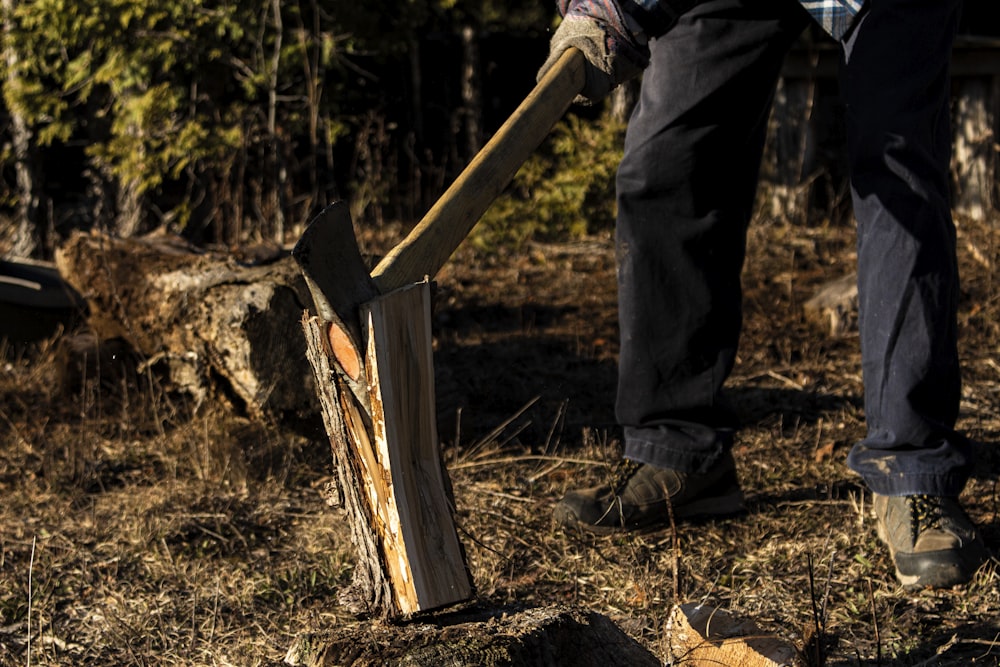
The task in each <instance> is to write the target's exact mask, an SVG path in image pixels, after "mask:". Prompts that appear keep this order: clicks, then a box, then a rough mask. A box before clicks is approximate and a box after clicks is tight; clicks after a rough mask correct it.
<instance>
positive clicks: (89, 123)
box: [0, 0, 993, 258]
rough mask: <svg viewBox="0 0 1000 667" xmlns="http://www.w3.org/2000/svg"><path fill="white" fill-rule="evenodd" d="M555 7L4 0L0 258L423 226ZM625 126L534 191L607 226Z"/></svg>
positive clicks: (497, 110) (484, 133)
mask: <svg viewBox="0 0 1000 667" xmlns="http://www.w3.org/2000/svg"><path fill="white" fill-rule="evenodd" d="M991 1H992V0H967V15H968V18H967V19H966V21H965V22H966V24H967V26H974V27H975V30H977V31H981V28H983V27H987V28H989V26H992V25H993V22H991V21H983V20H981V17H980V18H978V19H977V16H979V15H978V14H977V13H976V12H980V13H982V12H983V11H985V12H987V14H988V13H989V12H991V11H992V8H991V7H990V6H989V3H990V2H991ZM554 4H555V3H554V2H551V1H550V0H543V1H541V2H539V1H537V0H536V1H527V0H512V1H510V2H503V3H501V2H496V1H495V0H404V1H400V0H373V2H366V3H359V2H349V1H348V0H296V1H295V2H280V1H279V0H251V1H248V2H241V3H234V2H224V1H220V0H171V1H170V2H167V1H166V0H76V1H70V0H0V11H2V13H3V29H2V33H0V38H2V49H3V58H0V69H2V74H3V75H2V77H0V86H2V93H3V95H2V100H0V256H3V255H9V256H25V257H27V256H32V257H37V258H48V257H50V256H51V253H52V250H53V248H54V246H55V245H56V244H57V243H58V241H59V239H60V238H62V237H64V236H65V234H66V233H68V231H70V230H72V229H87V228H92V227H99V228H101V229H104V230H108V231H111V232H114V233H116V234H119V235H122V236H131V235H134V234H140V233H145V232H148V231H151V230H153V229H158V228H163V229H166V230H167V231H170V232H175V233H180V234H183V235H184V236H185V237H187V238H189V239H190V240H192V241H194V242H196V243H212V244H221V245H228V246H235V245H239V244H244V243H254V242H261V241H269V242H277V243H287V242H289V241H291V240H294V238H295V236H296V235H297V232H298V230H300V229H301V227H302V225H303V224H304V223H305V222H306V221H308V219H310V218H311V217H312V216H313V215H314V214H315V213H316V212H317V211H318V210H319V209H320V208H321V207H322V206H324V205H325V204H326V203H328V202H329V201H331V200H332V199H336V198H343V199H347V200H349V201H350V202H351V206H352V213H353V215H354V217H355V220H356V221H357V222H359V223H375V224H378V223H381V222H382V221H385V220H393V221H401V222H403V223H407V222H412V221H414V220H416V219H419V217H420V216H421V215H422V213H423V212H424V211H425V210H426V209H427V208H428V207H429V206H430V205H431V204H432V203H433V202H434V200H435V199H436V198H437V197H438V196H439V195H440V193H441V192H442V191H443V189H444V187H445V186H446V185H447V184H448V183H449V182H450V181H451V179H452V178H453V177H454V176H455V175H457V173H458V172H459V171H460V169H461V168H462V167H463V166H464V165H465V163H466V162H467V161H468V160H469V159H470V158H471V156H473V155H474V154H475V152H476V151H477V150H478V149H479V147H480V146H481V144H482V143H483V142H484V139H485V138H487V137H488V136H489V135H490V134H491V133H492V132H493V130H495V129H496V127H498V126H499V124H500V123H501V122H502V121H503V120H504V119H505V118H506V117H507V116H508V115H509V113H510V112H511V111H512V110H513V109H514V107H515V106H516V105H517V104H518V103H519V102H520V101H521V99H523V97H524V95H525V94H526V93H527V92H528V91H529V90H530V89H531V87H532V86H533V85H534V79H535V72H536V70H537V68H538V66H539V64H540V63H541V62H542V60H543V59H544V57H545V53H546V50H547V46H548V30H549V28H551V26H552V25H553V21H554V19H555V16H556V12H555V7H554ZM610 106H611V105H609V107H610ZM625 112H627V109H626V110H625V111H622V109H617V110H611V111H609V112H608V113H605V112H604V110H603V109H591V110H589V111H586V110H583V111H578V112H577V117H578V118H582V119H583V120H584V121H586V122H589V121H598V127H599V128H606V132H607V133H608V134H607V135H606V136H595V135H594V134H593V132H594V130H593V129H592V128H590V127H584V126H580V125H577V126H572V125H568V126H567V128H564V131H563V132H562V134H559V133H557V135H556V138H555V139H554V142H553V146H552V147H550V149H549V150H550V161H549V163H548V164H536V165H533V166H532V167H531V168H529V169H528V170H526V171H525V174H524V175H523V176H522V177H521V180H520V182H519V184H517V185H516V187H519V188H520V192H521V194H522V195H524V196H531V193H529V192H528V190H532V189H541V190H546V191H545V192H543V193H542V196H543V198H544V199H545V201H548V202H553V204H552V205H553V206H555V205H557V204H558V202H565V201H567V199H566V197H565V196H564V194H566V193H569V195H571V196H570V199H572V200H573V201H572V202H571V203H569V204H567V206H569V207H570V208H568V209H567V211H566V212H564V213H566V214H568V215H575V211H593V210H597V211H598V215H600V216H602V217H604V218H609V217H611V213H610V209H609V207H611V208H613V202H608V201H607V197H608V196H609V193H610V192H611V190H610V189H609V188H610V185H611V184H610V182H609V180H608V179H609V178H610V174H612V173H613V168H614V162H615V160H616V157H615V155H614V154H611V155H610V156H608V157H607V158H605V155H606V154H605V151H606V150H607V149H608V147H609V146H612V147H613V145H614V141H612V142H611V143H610V144H609V137H610V138H611V139H615V138H617V137H619V136H620V132H621V115H622V114H623V113H625ZM616 116H617V117H616ZM569 122H572V123H576V122H578V121H577V120H571V121H569ZM567 131H571V132H573V133H575V135H574V136H582V137H584V138H585V139H586V140H587V141H586V142H584V143H585V144H586V145H584V146H582V147H581V149H580V150H579V151H577V150H576V149H575V148H574V147H573V146H571V145H569V144H568V143H567V135H566V132H567ZM601 131H603V130H601ZM588 147H589V148H588ZM595 151H597V152H596V153H595ZM595 156H596V159H597V162H595ZM553 160H559V161H560V164H561V165H563V168H564V169H569V170H574V169H575V170H576V173H577V174H578V175H579V178H574V177H573V174H572V173H568V174H563V178H561V180H560V179H555V178H554V177H552V173H553V172H552V169H551V165H552V161H553ZM574 160H575V161H576V163H575V164H574V163H573V161H574ZM591 167H597V168H596V169H593V168H591ZM581 181H582V182H585V183H589V184H591V185H592V186H593V189H592V190H589V189H584V190H580V189H579V188H576V190H578V191H577V192H575V194H574V193H573V192H571V191H572V190H573V188H574V187H575V186H574V185H573V183H574V182H576V183H579V182H581ZM588 187H589V186H588ZM557 190H558V191H557ZM595 207H596V209H595ZM570 209H572V210H570ZM606 209H607V210H606ZM507 210H509V208H508V209H507ZM515 215H516V213H515ZM554 219H555V220H556V221H557V222H556V223H555V228H556V229H579V225H578V224H575V223H574V222H573V221H572V220H569V219H567V218H566V215H559V214H556V215H554ZM543 222H544V220H543Z"/></svg>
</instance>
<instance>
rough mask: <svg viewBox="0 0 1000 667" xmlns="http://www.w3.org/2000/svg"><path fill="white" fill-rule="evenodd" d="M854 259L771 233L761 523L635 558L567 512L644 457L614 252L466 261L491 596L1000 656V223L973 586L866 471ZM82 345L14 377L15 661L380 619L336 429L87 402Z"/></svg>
mask: <svg viewBox="0 0 1000 667" xmlns="http://www.w3.org/2000/svg"><path fill="white" fill-rule="evenodd" d="M378 243H379V242H378V241H377V240H373V241H372V245H373V247H376V249H377V246H378ZM853 248H854V239H853V230H852V229H851V228H850V227H849V226H839V225H831V224H825V225H814V226H791V225H788V224H785V223H780V222H774V221H769V220H764V219H762V220H758V221H757V222H756V223H755V224H754V226H753V227H752V232H751V237H750V245H749V251H748V253H749V257H748V262H747V265H746V270H745V283H744V285H745V289H746V294H745V296H746V298H745V304H746V308H745V336H744V338H743V340H742V344H741V352H740V356H739V359H738V362H737V366H736V369H735V372H734V374H733V377H732V380H731V382H730V393H731V397H732V399H733V401H734V402H735V404H736V406H737V408H738V410H739V412H740V414H741V416H742V418H743V421H744V424H745V428H744V429H743V431H741V433H740V435H739V437H738V441H737V444H736V449H735V455H736V458H737V464H738V466H739V470H740V476H741V480H742V483H743V485H744V488H745V490H746V492H747V495H748V506H749V507H748V509H749V511H748V513H747V514H746V515H745V516H741V517H737V518H734V519H729V520H725V521H716V522H709V523H701V524H696V525H683V524H682V525H678V526H677V528H676V532H674V531H662V532H654V533H645V534H641V535H629V536H618V537H607V538H591V537H583V536H581V535H579V534H572V533H569V532H565V531H563V530H561V529H559V528H557V527H556V526H555V525H553V523H552V521H551V518H550V508H551V505H552V503H553V502H554V501H555V500H557V499H558V498H559V497H560V495H561V494H562V493H563V492H564V491H565V490H567V489H568V488H572V487H576V486H580V485H585V484H590V483H593V482H595V481H598V480H601V479H602V478H604V477H605V476H606V475H607V474H608V473H609V471H610V470H611V467H612V466H613V465H614V463H615V461H616V460H617V458H618V452H619V447H620V441H619V432H618V430H617V428H616V426H615V425H614V417H613V412H612V403H613V397H614V390H615V362H616V355H617V333H616V313H615V281H614V260H613V252H612V244H611V239H610V236H609V235H608V236H605V237H595V238H590V239H587V240H584V241H578V242H573V243H567V244H551V245H545V244H528V245H527V246H525V247H524V248H520V249H518V250H517V251H516V252H515V251H513V250H509V249H508V250H497V251H495V252H492V253H481V252H476V251H474V250H472V249H471V248H469V247H463V248H461V249H460V250H459V252H458V253H457V254H456V256H455V257H454V258H453V259H452V261H451V262H449V264H448V265H447V266H446V267H445V268H444V270H443V271H442V272H441V273H440V274H439V276H438V293H437V296H436V306H435V313H434V332H435V371H436V374H437V406H438V417H439V420H438V422H439V432H440V437H441V440H442V443H443V451H444V457H445V460H446V463H447V466H448V469H449V472H450V475H451V479H452V484H453V486H454V490H455V496H456V498H455V500H456V507H457V522H458V525H459V530H460V536H461V539H462V541H463V544H464V546H465V549H466V551H467V555H468V560H469V566H470V569H471V572H472V576H473V580H474V582H475V585H476V587H477V590H478V601H479V603H480V604H481V605H486V606H491V605H492V606H496V607H498V608H502V607H519V608H526V607H545V606H548V605H571V606H579V607H583V608H586V609H590V610H593V611H597V612H600V613H602V614H605V615H607V616H608V617H610V618H611V619H612V620H614V621H615V622H616V623H617V624H618V625H619V626H620V627H621V628H622V629H624V630H625V631H626V632H627V633H628V634H629V635H631V636H632V637H633V638H635V639H637V640H638V641H640V642H641V643H642V644H643V645H645V646H646V647H647V648H649V649H650V650H651V651H652V652H653V653H654V654H656V655H657V656H660V657H661V658H664V659H665V656H666V647H665V642H666V633H665V622H666V617H667V614H668V613H669V611H670V609H671V607H672V605H673V604H675V603H676V602H687V601H696V602H698V601H703V602H706V603H709V604H713V605H716V606H719V607H723V608H725V609H728V610H730V611H732V612H733V613H736V614H738V615H740V616H744V617H748V618H752V619H754V620H755V621H756V622H757V623H758V624H759V625H761V626H762V627H763V628H764V629H766V630H768V631H771V632H775V633H779V634H781V635H783V636H785V637H787V638H788V639H789V640H791V641H793V642H794V643H796V644H797V645H798V646H800V647H804V646H805V644H806V642H807V641H808V638H810V637H816V636H818V637H819V638H820V640H819V642H818V645H819V646H820V647H821V649H822V651H821V654H822V658H821V662H822V663H823V664H827V665H887V666H888V665H910V666H917V665H968V664H983V665H998V664H1000V623H998V620H997V619H998V618H1000V574H998V572H997V566H998V561H997V560H996V554H997V553H998V548H1000V518H998V512H1000V497H998V488H997V479H998V474H1000V456H998V454H997V452H996V450H995V445H994V443H996V442H997V441H998V440H1000V437H998V436H1000V365H998V361H997V359H998V352H1000V350H998V342H997V341H998V340H1000V331H998V328H1000V324H998V323H1000V289H998V286H997V285H995V284H994V280H993V276H994V274H995V269H994V267H995V266H996V264H997V262H998V261H1000V219H994V220H990V221H986V222H970V221H965V220H960V221H959V252H960V259H961V266H962V271H963V277H964V283H963V293H962V306H961V314H960V324H961V336H962V349H963V358H964V363H965V368H966V371H965V387H964V391H963V402H962V415H961V426H962V428H964V429H965V430H967V431H968V433H969V434H970V435H971V436H972V437H973V438H975V439H976V440H977V441H978V442H981V443H984V444H983V445H982V446H981V450H982V451H981V454H982V456H981V464H980V465H979V466H978V467H977V469H976V472H975V474H974V476H973V479H972V480H971V481H970V482H969V485H968V487H967V490H966V493H965V495H964V497H963V499H964V501H965V502H966V504H967V506H968V508H969V510H970V513H971V514H972V516H973V517H974V518H975V519H976V520H977V521H978V522H979V523H980V525H982V526H983V530H984V533H985V536H986V539H987V542H988V545H989V547H990V549H991V553H992V554H994V558H993V559H992V560H991V561H990V562H989V563H988V564H987V565H986V566H985V567H984V568H983V569H982V570H981V572H980V573H979V574H978V575H977V577H976V578H975V580H974V581H973V582H972V583H970V584H969V585H968V586H966V587H964V588H962V589H960V590H954V591H937V592H933V591H926V592H918V593H906V592H904V591H903V590H902V589H901V588H900V587H899V586H898V585H897V584H896V582H895V579H894V577H893V573H892V567H891V564H890V561H889V559H888V556H887V554H886V553H885V551H884V550H883V548H882V547H881V546H880V544H879V543H878V540H877V538H876V536H875V529H874V523H873V519H872V517H871V515H870V508H869V504H870V499H869V497H868V496H867V495H866V493H865V491H864V490H863V488H862V486H861V485H860V483H859V480H858V479H857V478H856V477H855V476H853V475H852V474H851V473H850V472H849V471H848V470H847V468H846V466H845V465H844V459H845V456H846V454H847V451H848V449H849V447H850V445H851V444H852V443H853V442H855V441H856V440H857V439H858V438H859V437H861V435H862V434H863V429H864V426H863V404H862V386H861V378H860V368H859V355H858V342H857V337H856V335H852V334H848V335H846V336H842V337H838V338H831V337H830V336H828V335H826V334H825V333H824V332H823V331H821V330H820V329H818V328H816V327H815V326H813V325H812V324H810V323H808V322H807V321H806V320H805V318H804V316H803V312H802V304H803V302H804V301H805V300H806V299H808V298H809V297H810V296H811V295H812V294H813V293H814V291H815V290H816V289H817V287H818V286H819V285H821V284H823V283H825V282H826V281H828V280H831V279H833V278H837V277H840V276H841V275H843V274H845V273H848V272H850V271H851V270H852V263H853V261H854V255H853ZM57 349H58V345H57V342H53V343H51V344H48V345H43V346H42V347H41V348H40V349H38V350H35V351H32V352H30V353H28V354H15V353H14V352H13V351H12V350H8V354H7V359H6V361H4V362H3V366H2V368H0V438H2V440H0V497H2V499H3V500H2V502H0V665H24V664H33V665H39V666H41V665H277V664H282V661H283V659H284V657H285V654H286V651H288V649H289V648H290V647H291V646H292V645H293V644H295V643H296V641H298V638H301V637H303V636H307V635H310V634H311V633H323V632H327V633H329V632H335V631H336V628H338V627H341V626H344V625H346V624H355V623H357V619H355V618H353V617H352V616H351V615H350V614H348V613H347V612H346V610H344V609H342V608H340V607H338V605H337V592H338V590H340V589H341V588H342V587H343V586H345V585H346V584H347V582H348V581H349V579H350V571H351V567H352V559H353V554H352V549H351V545H350V543H349V541H348V538H347V531H346V528H345V526H344V525H343V523H344V522H343V515H342V514H341V513H340V512H339V511H338V510H337V509H333V508H330V507H328V506H327V505H326V504H325V503H324V500H323V494H322V493H321V491H322V489H323V487H324V486H325V485H326V484H327V483H328V482H329V481H330V480H331V479H332V478H331V471H330V461H329V450H328V448H327V446H326V445H325V444H324V435H323V433H322V431H321V430H320V429H318V428H313V429H312V430H311V431H310V430H308V429H306V430H303V429H301V428H300V429H298V430H290V429H287V428H284V427H283V425H281V424H263V423H252V422H250V421H247V420H246V419H243V418H240V417H239V416H238V415H233V414H231V413H228V412H227V411H226V410H224V409H223V408H222V407H221V406H212V405H209V406H203V407H202V409H201V410H200V411H199V412H198V413H197V414H194V415H191V414H190V410H188V409H186V406H185V405H183V403H182V402H179V401H178V399H176V398H174V397H172V396H171V394H170V392H169V390H168V389H169V388H164V387H162V386H159V385H157V384H156V383H155V382H153V381H152V380H150V381H149V382H148V383H147V384H143V385H140V387H139V388H138V389H137V390H135V389H133V390H130V391H124V392H123V391H122V390H121V389H120V388H119V387H117V386H115V385H114V383H107V382H106V383H105V384H104V385H103V386H102V385H99V384H95V383H93V382H91V383H84V384H82V385H79V386H78V385H73V384H68V383H67V381H66V379H65V376H64V374H63V373H62V369H61V365H60V356H59V355H58V353H57ZM67 387H70V388H71V389H69V390H68V389H67ZM812 655H813V656H815V653H813V654H812Z"/></svg>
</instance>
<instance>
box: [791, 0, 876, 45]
mask: <svg viewBox="0 0 1000 667" xmlns="http://www.w3.org/2000/svg"><path fill="white" fill-rule="evenodd" d="M799 2H801V3H802V6H803V7H805V8H806V11H808V12H809V13H810V14H812V17H813V18H814V19H816V22H817V23H819V24H820V25H821V26H822V27H823V29H824V30H826V31H827V32H828V33H830V34H831V35H832V36H833V37H834V39H840V38H841V37H843V36H844V33H846V32H847V30H848V28H850V27H851V22H852V21H853V20H854V17H855V16H856V15H857V13H858V12H859V11H861V6H862V5H863V4H864V0H799Z"/></svg>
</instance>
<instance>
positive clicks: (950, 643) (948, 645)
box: [913, 635, 960, 667]
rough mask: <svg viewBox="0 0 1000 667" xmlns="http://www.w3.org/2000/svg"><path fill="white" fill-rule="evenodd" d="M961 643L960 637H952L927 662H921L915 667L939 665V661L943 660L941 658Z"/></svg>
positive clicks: (914, 666)
mask: <svg viewBox="0 0 1000 667" xmlns="http://www.w3.org/2000/svg"><path fill="white" fill-rule="evenodd" d="M959 643H960V642H959V639H958V635H952V636H951V639H949V640H948V641H946V642H945V643H944V644H942V645H941V646H938V647H937V649H936V650H935V651H934V655H932V656H931V657H929V658H927V659H926V660H921V661H920V662H918V663H917V664H915V665H913V667H928V665H934V664H938V660H939V659H940V658H941V656H942V655H944V654H945V653H947V652H948V651H950V650H951V648H952V647H953V646H955V645H956V644H959Z"/></svg>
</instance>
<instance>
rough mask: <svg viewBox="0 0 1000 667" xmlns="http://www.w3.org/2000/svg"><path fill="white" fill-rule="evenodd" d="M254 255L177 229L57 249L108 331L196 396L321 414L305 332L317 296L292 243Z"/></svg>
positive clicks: (256, 410) (74, 242)
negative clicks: (253, 259) (267, 255)
mask: <svg viewBox="0 0 1000 667" xmlns="http://www.w3.org/2000/svg"><path fill="white" fill-rule="evenodd" d="M274 257H276V258H277V259H275V261H271V262H267V263H261V264H246V263H243V262H241V261H239V260H238V259H237V258H236V257H234V256H233V255H231V254H228V253H212V252H205V251H203V250H198V249H196V248H194V247H192V246H190V245H188V244H186V243H184V242H183V241H182V240H180V239H178V238H176V237H171V236H164V235H158V236H155V235H154V236H148V237H142V238H132V239H120V238H114V237H111V236H108V235H104V234H96V233H95V234H76V235H74V236H73V237H71V238H70V239H69V240H68V241H67V242H66V243H65V244H64V245H63V246H62V247H60V248H59V249H58V250H57V252H56V264H57V266H58V268H59V271H60V273H61V274H62V276H63V277H64V278H65V279H66V280H67V282H69V283H70V284H71V285H72V286H73V287H74V288H75V289H76V290H77V291H78V292H79V293H80V294H81V295H82V297H83V298H84V299H85V300H86V302H87V306H88V310H89V316H88V320H87V324H88V326H89V328H90V329H91V331H92V332H93V334H94V335H95V336H96V337H97V338H98V339H100V340H102V341H103V340H114V339H121V340H124V341H126V342H127V343H128V344H129V345H130V346H131V347H132V348H133V349H134V350H135V351H136V352H137V353H138V354H139V355H140V356H141V357H142V358H143V360H144V366H145V367H146V368H150V367H155V368H157V369H162V370H163V375H164V376H165V377H166V379H167V381H168V382H169V383H170V385H171V386H172V388H174V389H178V390H181V391H184V392H186V393H187V394H189V395H190V396H191V397H192V398H193V403H194V404H195V405H196V406H197V404H200V403H201V402H203V401H205V400H207V399H208V398H210V397H211V398H213V399H219V400H223V401H225V402H227V403H229V404H231V405H233V406H234V408H235V409H236V411H237V412H240V413H243V414H245V415H246V416H248V417H251V418H267V419H278V420H280V419H284V418H299V417H302V416H306V415H310V414H316V412H318V409H319V406H318V403H317V402H316V397H315V391H314V390H313V388H312V386H311V384H310V382H309V380H310V379H311V373H310V371H309V365H308V363H307V362H306V359H305V344H304V342H303V340H302V337H301V336H298V335H289V332H290V330H294V326H295V325H294V322H295V321H296V320H297V319H298V318H299V316H300V314H301V312H302V309H303V308H305V307H306V306H307V304H308V303H309V301H310V297H309V290H308V288H307V287H306V286H305V281H304V280H303V278H302V276H301V273H300V272H299V271H298V268H297V266H296V265H295V263H294V262H293V261H292V259H291V258H290V257H289V256H288V255H287V253H280V251H279V252H276V253H275V254H274Z"/></svg>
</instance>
